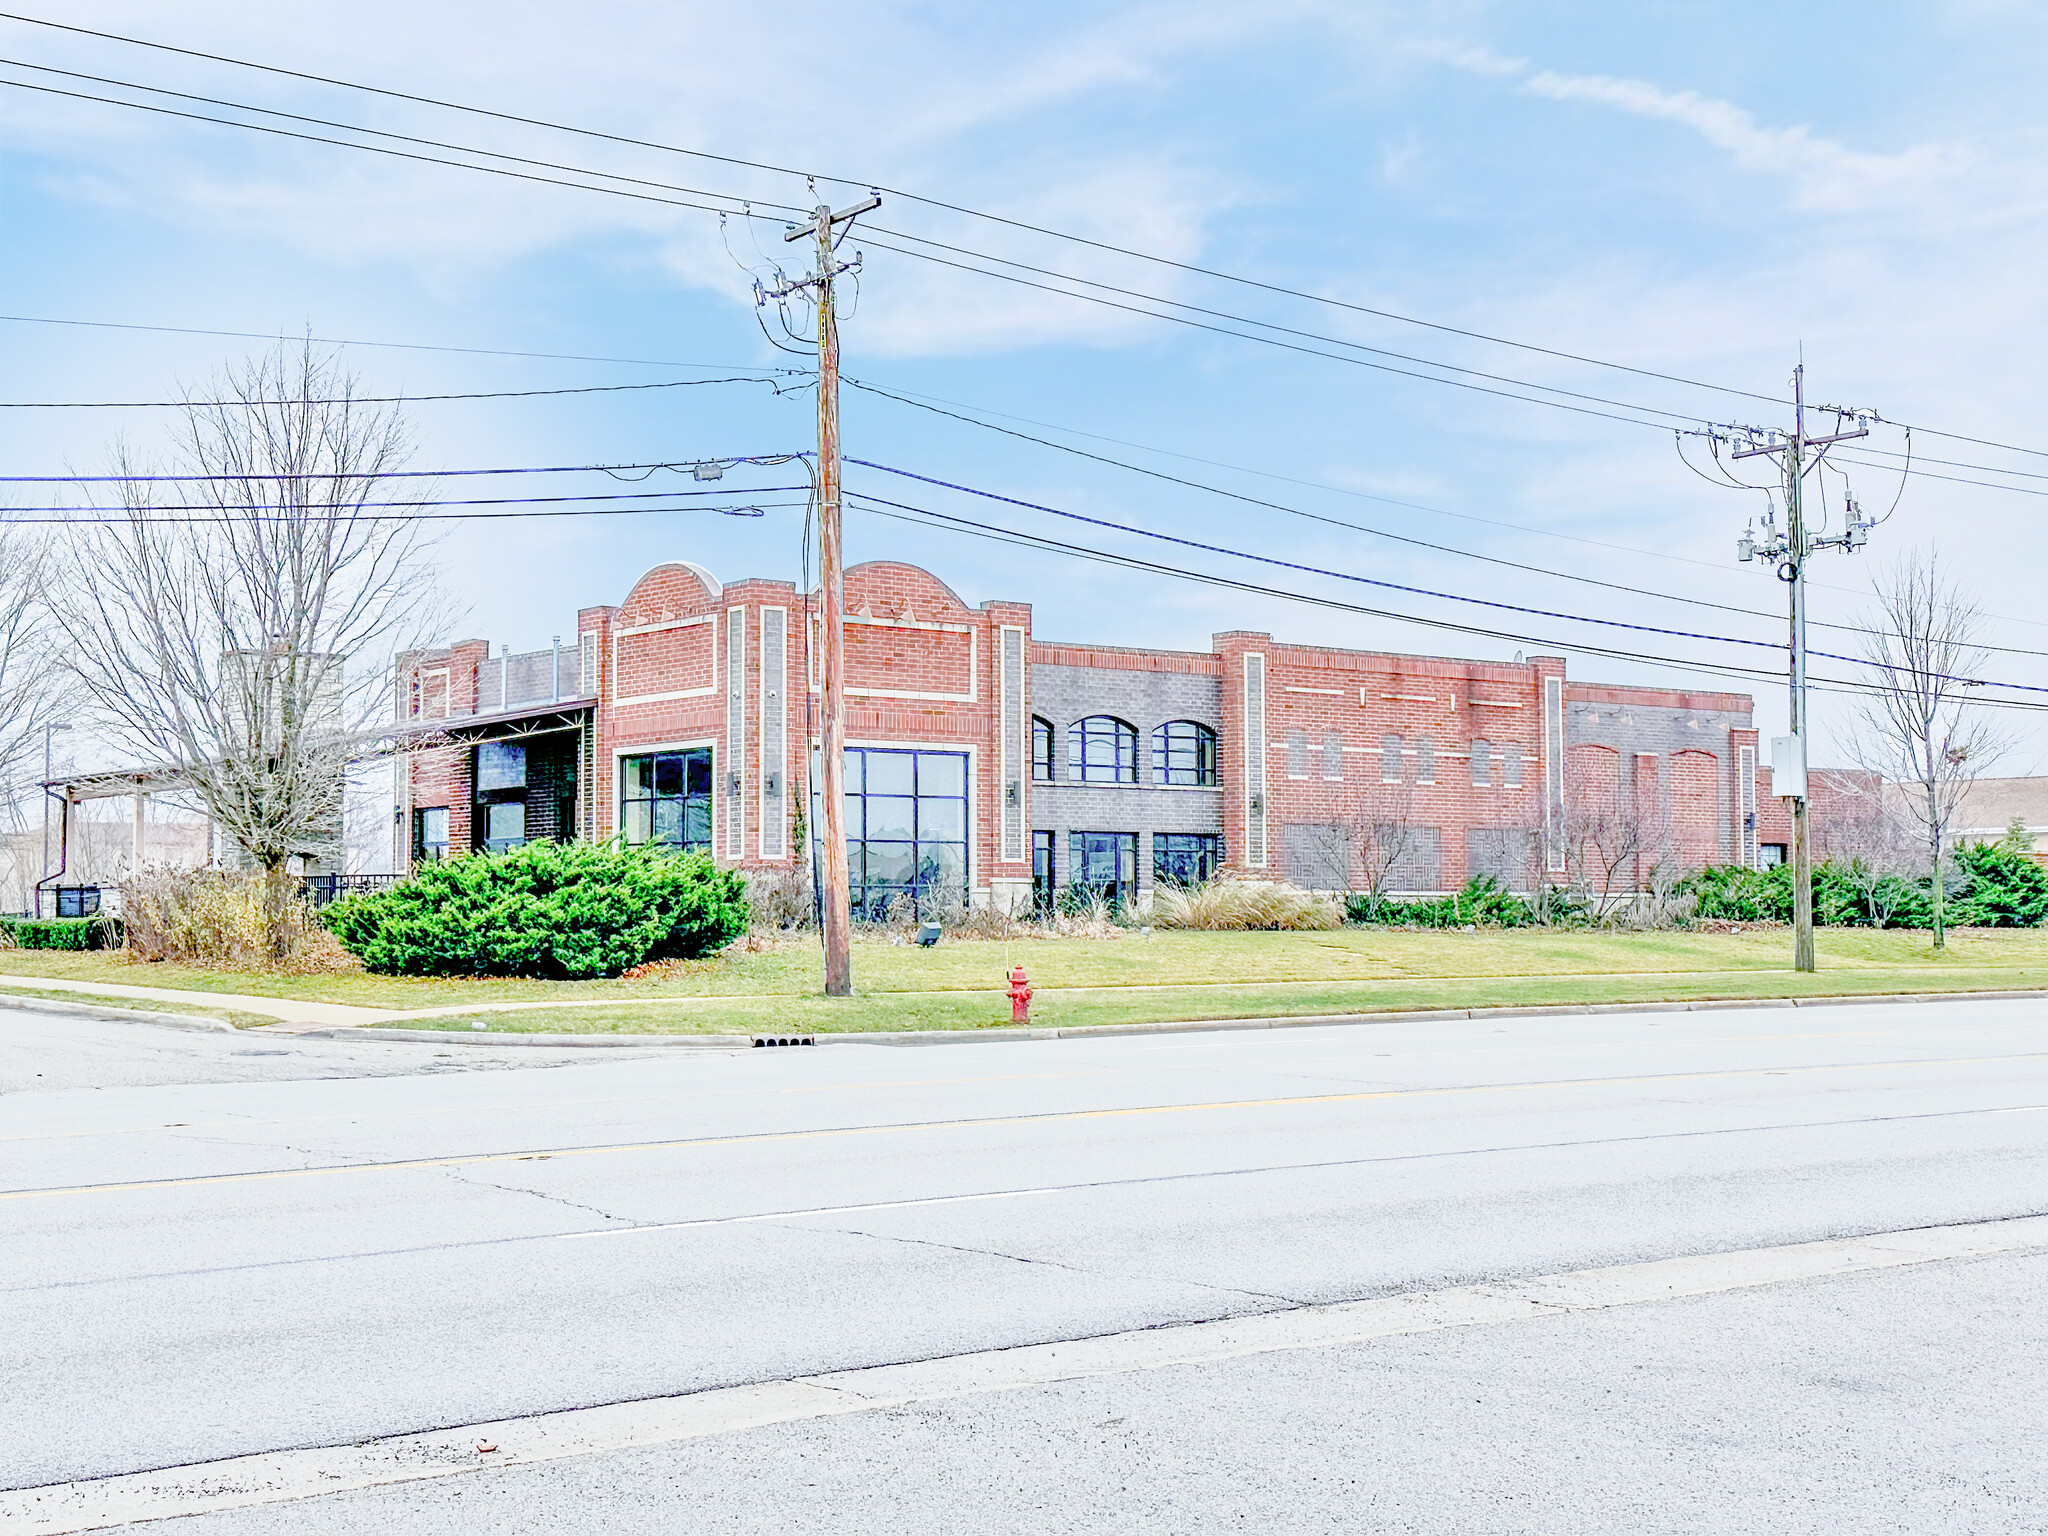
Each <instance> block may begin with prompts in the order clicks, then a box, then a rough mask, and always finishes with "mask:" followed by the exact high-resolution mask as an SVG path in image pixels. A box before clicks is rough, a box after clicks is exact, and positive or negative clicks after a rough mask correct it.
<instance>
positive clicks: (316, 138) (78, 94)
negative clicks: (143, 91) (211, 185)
mask: <svg viewBox="0 0 2048 1536" xmlns="http://www.w3.org/2000/svg"><path fill="white" fill-rule="evenodd" d="M0 85H8V86H12V87H14V89H15V90H17V91H39V92H41V93H42V94H43V95H45V96H64V97H68V98H70V99H71V100H73V101H97V102H101V103H104V104H105V105H107V106H110V107H126V108H128V109H129V110H130V111H133V112H153V113H155V114H157V115H158V116H159V117H180V118H184V119H186V120H187V121H189V122H195V123H213V124H216V125H217V126H219V127H222V128H241V129H244V130H246V131H248V132H250V133H267V134H271V135H273V136H274V137H277V138H281V139H299V140H303V141H304V142H306V143H308V144H331V145H334V146H336V147H337V148H340V149H356V150H361V151H362V152H363V153H364V154H368V155H389V156H391V157H392V158H393V159H396V160H415V161H418V162H420V163H421V164H423V165H447V166H453V167H454V168H455V169H457V170H461V171H479V172H481V173H483V174H484V175H487V176H504V177H508V178H510V179H511V180H513V181H531V182H536V183H538V184H540V185H542V186H549V187H569V188H571V189H573V190H575V191H578V192H602V193H605V194H606V195H608V196H611V197H629V198H633V199H634V200H636V201H638V202H643V203H661V204H663V205H665V206H667V207H671V208H692V209H695V210H696V211H698V212H699V213H723V214H728V215H737V216H738V217H741V218H758V217H760V215H757V214H750V213H748V212H746V211H745V210H744V209H742V208H719V207H715V206H713V205H712V204H710V203H692V202H686V201H684V200H682V199H680V198H673V197H656V196H654V195H653V194H652V193H647V192H629V191H627V190H626V189H625V188H623V187H594V186H592V185H590V183H588V182H584V181H563V180H562V179H561V178H559V177H556V176H536V175H534V174H533V173H532V172H531V171H511V170H506V169H504V168H503V167H502V166H495V165H476V164H474V163H472V162H470V161H467V160H444V159H442V158H441V157H440V156H438V155H419V154H414V153H413V152H412V151H411V150H405V149H390V148H387V147H385V146H384V145H382V144H358V143H355V142H354V141H353V140H350V139H330V138H326V137H324V136H322V135H320V134H317V133H298V132H295V131H294V130H292V129H289V128H272V127H270V126H269V125H268V124H266V123H244V122H239V121H237V120H236V119H234V118H231V117H208V116H207V115H206V114H205V113H204V112H181V111H179V110H178V109H177V108H175V107H153V106H151V105H150V104H149V103H148V102H144V101H123V100H121V99H120V98H119V97H117V96H94V95H91V94H90V93H88V92H84V91H65V90H59V89H58V88H57V87H56V86H53V85H32V84H30V83H29V82H28V81H26V80H0ZM244 110H246V111H251V112H256V111H261V110H262V109H261V108H259V107H249V108H245V109H244ZM356 131H358V132H368V131H370V130H367V129H359V130H356ZM474 153H477V154H486V153H488V151H485V150H477V151H474ZM590 174H593V175H601V174H603V173H602V172H592V173H590ZM709 195H711V196H718V195H719V194H716V193H712V194H709ZM730 201H732V202H735V203H737V202H742V201H744V199H741V198H737V197H736V198H732V199H730Z"/></svg>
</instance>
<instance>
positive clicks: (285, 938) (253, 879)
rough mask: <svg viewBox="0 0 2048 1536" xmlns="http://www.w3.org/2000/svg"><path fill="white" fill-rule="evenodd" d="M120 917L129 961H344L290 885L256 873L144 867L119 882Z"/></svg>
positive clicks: (246, 966) (265, 965)
mask: <svg viewBox="0 0 2048 1536" xmlns="http://www.w3.org/2000/svg"><path fill="white" fill-rule="evenodd" d="M121 914H122V921H123V925H124V928H125V930H126V945H125V947H126V949H127V951H128V957H129V958H130V959H131V960H144V961H158V960H169V961H175V962H179V963H182V964H185V965H204V966H212V967H215V968H217V969H221V970H232V971H259V970H282V971H303V970H315V971H324V970H332V969H334V968H335V964H334V962H335V961H337V960H339V961H340V962H341V964H342V965H347V964H348V960H347V957H346V956H338V955H336V954H335V953H334V941H333V940H332V939H330V938H329V937H328V936H327V935H326V933H324V932H323V931H322V930H321V927H320V923H319V920H318V919H317V918H315V917H314V915H313V908H312V904H311V903H310V902H308V901H307V900H306V898H305V895H304V894H303V893H302V892H301V891H300V890H299V888H298V885H297V884H296V882H291V881H285V880H277V879H265V878H264V876H263V875H262V874H261V873H260V872H249V873H238V872H235V871H231V870H220V869H171V868H165V867H156V866H148V867H145V868H143V869H141V870H139V871H137V872H136V873H135V874H132V875H130V876H129V877H128V878H127V879H126V880H124V881H122V882H121Z"/></svg>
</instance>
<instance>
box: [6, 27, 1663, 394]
mask: <svg viewBox="0 0 2048 1536" xmlns="http://www.w3.org/2000/svg"><path fill="white" fill-rule="evenodd" d="M18 62H19V61H15V60H5V59H0V63H18ZM23 67H26V68H30V69H45V68H48V66H43V65H33V64H31V65H25V66H23ZM50 72H51V73H55V74H63V75H74V74H75V72H74V71H69V70H55V69H52V70H50ZM78 78H84V79H89V80H94V81H102V80H104V79H105V77H102V76H78ZM106 83H109V84H114V85H117V86H120V87H121V88H124V89H129V90H138V91H148V92H152V93H158V94H163V95H168V96H174V97H178V98H180V99H185V100H197V101H203V102H206V103H208V104H211V105H219V106H225V107H228V108H229V109H231V110H235V111H242V112H251V113H259V114H265V115H269V116H275V117H282V118H286V119H288V120H291V121H295V122H310V123H316V124H319V125H321V126H326V127H336V128H340V129H342V130H343V131H345V132H350V133H361V134H366V135H374V136H377V137H382V138H390V139H396V140H399V141H401V142H405V143H412V144H421V145H426V146H429V147H432V148H437V149H450V150H454V151H456V152H458V153H462V154H473V155H480V156H486V157H489V158H494V159H502V160H509V161H512V162H514V163H517V164H523V165H538V166H545V167H547V168H550V169H557V170H565V171H568V172H570V173H572V174H575V175H580V176H591V177H597V178H601V179H603V180H608V181H622V182H627V183H631V184H633V185H637V186H650V187H661V188H664V189H666V190H674V191H680V192H684V193H686V194H688V195H689V196H691V197H719V198H723V199H725V200H726V201H728V202H731V203H736V204H739V205H740V206H739V207H737V208H715V207H711V206H710V205H707V204H704V203H696V202H689V201H686V200H682V199H677V198H666V197H657V196H654V195H652V194H651V193H646V192H634V191H629V190H626V189H625V188H623V187H607V186H594V185H591V184H590V183H589V182H574V181H564V180H561V179H560V178H558V177H552V176H536V175H533V174H532V173H530V172H524V171H512V170H507V169H505V168H503V167H500V166H489V165H476V164H473V163H471V162H469V161H464V160H448V159H444V158H442V157H440V156H436V155H420V154H414V153H412V152H410V151H404V150H396V149H390V148H386V147H384V146H382V145H376V144H359V143H355V142H354V141H352V140H347V139H334V138H328V137H326V136H324V135H321V134H307V133H299V132H295V131H293V130H289V129H283V128H273V127H270V126H268V125H266V124H262V123H248V122H242V121H239V120H237V119H233V118H223V117H212V116H209V115H207V114H205V113H195V112H183V111H179V110H177V109H175V108H170V107H157V106H151V105H149V104H148V103H146V102H136V101H124V100H122V99H120V98H117V97H111V96H96V95H92V94H90V93H87V92H79V91H66V90H60V89H58V88H56V87H54V86H43V85H34V84H31V83H29V82H28V81H24V80H6V79H0V85H10V86H13V87H15V88H16V89H18V90H27V91H41V92H44V93H46V94H50V95H56V96H64V97H69V98H73V99H76V100H81V101H96V102H100V103H103V104H105V105H108V106H119V107H128V108H130V109H132V110H135V111H138V112H151V113H156V114H159V115H162V116H168V117H177V118H184V119H187V120H190V121H194V122H204V123H212V124H215V125H216V126H220V127H227V128H244V129H248V130H250V131H252V132H256V133H267V134H273V135H277V136H280V137H284V138H290V139H300V140H304V141H307V142H310V143H316V144H327V145H331V146H333V147H336V148H341V149H358V150H363V151H365V152H367V153H370V154H381V155H392V156H396V157H398V158H400V159H406V160H416V161H422V162H425V163H427V164H432V165H442V166H449V167H453V168H455V169H457V170H473V171H481V172H485V173H487V174H490V175H494V176H506V177H511V178H513V179H516V180H524V181H533V182H538V183H540V184H543V185H547V186H556V187H569V188H573V189H576V190H580V191H585V192H597V193H603V194H607V195H611V196H617V197H626V198H632V199H635V200H637V201H642V202H655V203H662V204H665V205H667V206H672V207H680V208H691V209H696V210H698V211H701V212H710V213H719V214H721V215H736V216H739V217H743V218H750V219H760V218H761V217H762V215H760V214H757V213H755V212H753V211H752V205H751V200H750V199H745V198H742V197H740V196H738V195H737V194H728V193H718V192H706V191H703V190H702V189H699V188H688V187H676V188H671V187H669V185H668V184H667V183H663V182H654V181H649V180H646V179H645V178H641V177H631V176H622V175H618V174H616V173H613V172H610V171H599V170H591V169H589V168H587V167H583V166H567V165H562V164H560V163H558V162H554V161H540V160H533V159H529V158H527V157H524V156H518V155H504V154H500V153H499V152H498V151H495V150H486V149H476V148H474V147H472V146H468V145H459V144H449V143H447V142H446V141H443V140H438V139H425V138H420V137H417V136H415V135H410V134H401V133H393V132H389V131H387V130H384V129H377V128H362V127H358V126H356V125H354V124H348V123H337V122H334V121H333V120H331V119H327V118H308V117H304V116H301V115H300V114H297V113H290V112H280V111H276V110H274V109H272V108H269V107H257V106H249V105H247V104H245V103H241V102H229V101H223V100H221V99H220V98H216V97H195V96H192V95H190V93H187V92H182V91H173V90H169V89H167V88H164V87H159V86H151V85H140V84H136V83H134V82H130V81H107V82H106ZM762 206H763V207H769V208H787V206H788V205H783V204H774V203H764V204H762ZM792 211H794V210H792ZM890 233H899V232H890ZM899 237H900V238H904V239H909V240H914V241H917V242H918V243H920V244H926V245H932V246H935V247H937V248H939V249H944V250H952V251H956V252H959V253H960V254H963V255H968V256H973V257H975V258H976V259H977V260H981V261H992V262H997V263H999V264H1003V265H1009V266H1017V267H1020V268H1022V269H1023V270H1028V271H1034V272H1041V273H1045V274H1046V275H1048V276H1051V277H1055V278H1057V279H1059V281H1061V282H1067V283H1075V284H1080V285H1082V286H1085V287H1095V288H1103V289H1105V290H1106V291H1108V292H1113V293H1120V294H1126V295H1130V296H1132V297H1136V298H1140V299H1143V300H1144V301H1145V302H1146V303H1149V304H1158V305H1164V306H1168V307H1169V308H1170V309H1186V310H1189V311H1191V312H1192V313H1193V314H1203V315H1211V316H1217V317H1220V318H1223V319H1228V320H1230V321H1232V322H1233V323H1234V324H1236V325H1246V326H1254V327H1258V328H1260V329H1264V330H1272V331H1277V332H1280V333H1282V334H1284V335H1296V336H1305V337H1311V338H1313V339H1317V340H1321V341H1324V342H1326V343H1327V344H1329V345H1334V346H1340V347H1345V348H1349V349H1353V350H1358V351H1366V352H1374V353H1379V354H1381V355H1386V356H1394V357H1403V358H1406V357H1407V354H1405V353H1388V352H1386V351H1385V349H1383V348H1375V347H1368V346H1364V345H1363V344H1361V343H1356V342H1350V341H1345V340H1342V339H1341V338H1332V337H1323V336H1320V335H1318V334H1317V333H1314V332H1306V331H1299V330H1295V329H1293V328H1291V327H1286V326H1276V325H1273V324H1271V323H1270V322H1267V321H1263V320H1258V319H1254V318H1252V317H1249V316H1244V315H1235V314H1230V313H1228V312H1226V311H1221V310H1212V309H1205V308H1203V307H1201V306H1199V305H1191V304H1187V303H1185V302H1184V301H1182V300H1178V299H1172V298H1168V297H1165V296H1163V295H1159V294H1146V293H1140V292H1138V291H1136V290H1133V289H1125V288H1118V287H1116V286H1114V285H1112V284H1104V283H1099V282H1096V281H1095V280H1093V279H1090V278H1083V277H1076V276H1074V275H1072V274H1069V273H1061V272H1050V271H1048V270H1047V269H1045V268H1039V267H1031V266H1029V265H1028V264H1025V263H1020V262H1014V261H1010V260H1009V259H1008V258H1006V257H1001V256H993V255H989V254H987V253H985V252H978V251H967V250H963V249H962V248H961V247H957V246H949V245H944V244H943V243H942V242H938V241H932V240H928V239H926V238H925V237H923V236H919V235H907V234H900V233H899ZM865 243H866V244H869V245H873V246H874V247H875V248H876V249H878V250H886V251H891V252H893V253H895V254H898V255H902V256H908V257H910V258H912V259H913V260H918V261H926V262H931V263H933V264H935V265H938V266H944V267H951V268H954V269H956V270H958V271H963V272H973V273H977V274H979V275H980V276H983V277H990V278H995V279H997V280H998V281H1002V282H1009V283H1015V284H1018V285H1020V286H1022V287H1026V288H1033V289H1037V290H1039V291H1041V292H1046V293H1055V294H1060V295H1063V296H1064V297H1067V298H1070V299H1075V300H1078V301H1080V302H1082V303H1089V304H1097V305H1100V306H1103V307H1105V308H1109V309H1116V310H1121V311H1124V312H1127V313H1131V314H1138V315H1144V316H1146V317H1148V318H1150V319H1155V320H1166V321H1170V322H1172V323H1174V324H1178V325H1184V326H1188V327H1190V328H1192V329H1195V330H1202V331H1209V332H1213V333H1215V334H1218V335H1225V336H1234V337H1236V338H1237V339H1239V340H1241V341H1251V342H1258V343H1262V344H1264V345H1267V346H1272V347H1278V348H1280V349H1282V350H1284V351H1290V352H1298V353H1302V354H1304V355H1306V356H1312V357H1321V358H1326V359H1328V360H1330V361H1333V362H1344V363H1350V364H1352V365H1354V366H1357V367H1363V368H1371V369H1374V370H1376V371H1379V372H1383V373H1391V374H1395V375H1398V376H1400V377H1403V378H1412V379H1419V380H1422V381H1425V382H1428V383H1435V384H1447V385H1452V386H1454V387H1457V388H1462V389H1469V390H1473V391H1476V392H1477V393H1480V394H1487V395H1495V396H1498V397H1500V398H1503V399H1509V400H1520V401H1522V402H1524V403H1526V404H1531V405H1548V406H1551V407H1552V408H1554V409H1557V410H1566V411H1572V412H1574V413H1576V414H1579V415H1584V416H1594V417H1599V418H1602V419H1605V420H1611V421H1622V422H1627V423H1629V424H1631V425H1635V426H1655V425H1657V423H1653V422H1646V421H1643V420H1641V419H1640V418H1638V417H1632V416H1622V415H1617V414H1615V413H1614V412H1611V411H1601V410H1593V409H1590V408H1589V407H1586V406H1574V405H1568V404H1566V403H1565V402H1564V401H1563V400H1547V399H1541V398H1538V397H1536V396H1531V395H1522V394H1516V393H1514V392H1513V391H1512V390H1505V389H1494V388H1489V387H1487V386H1485V385H1481V384H1473V383H1468V382H1466V381H1465V380H1463V379H1453V378H1443V377H1440V376H1439V375H1437V374H1431V373H1421V372H1417V371H1415V370H1413V369H1407V368H1396V367H1394V366H1392V365H1391V364H1387V363H1375V362H1372V361H1370V360H1369V359H1367V358H1363V357H1355V356H1348V355H1345V354H1341V353H1333V352H1325V351H1323V350H1321V349H1319V348H1316V347H1308V346H1302V345H1299V344H1297V343H1293V342H1288V341H1283V340H1281V339H1280V338H1279V336H1261V335H1253V334H1249V333H1247V332H1245V331H1241V330H1233V329H1231V327H1230V326H1224V325H1212V324H1208V323H1206V322H1204V321H1201V320H1196V319H1192V318H1190V317H1189V315H1183V314H1175V313H1163V312H1161V311H1160V310H1156V309H1146V308H1142V307H1140V306H1138V305H1135V304H1127V303H1123V302H1120V301H1118V300H1115V299H1110V298H1105V297H1103V296H1102V295H1100V294H1093V293H1078V292H1075V291H1074V290H1073V289H1071V288H1061V287H1056V286H1054V285H1052V284H1050V283H1040V282H1035V281H1033V280H1031V279H1029V278H1025V277H1019V276H1017V275H1016V274H1015V273H1011V272H999V271H994V270H991V269H990V268H988V267H981V266H974V265H971V264H969V263H967V262H962V261H953V260H949V259H947V258H946V257H942V256H937V255H934V254H932V253H931V252H930V251H917V250H909V249H906V248H905V247H902V246H896V245H890V244H888V243H887V242H884V241H874V240H867V241H866V242H865ZM1409 360H1411V361H1415V362H1418V363H1420V364H1422V365H1423V366H1425V367H1430V368H1437V369H1442V370H1444V371H1446V372H1453V373H1466V374H1471V375H1472V376H1473V377H1477V378H1487V379H1496V380H1500V381H1502V382H1506V383H1511V384H1514V385H1515V386H1517V388H1521V389H1533V390H1540V391H1544V392H1547V393H1553V394H1561V395H1565V396H1570V397H1572V398H1577V399H1583V400H1593V401H1600V402H1601V403H1605V404H1612V405H1617V406H1619V407H1620V408H1621V409H1623V410H1634V411H1641V412H1644V413H1647V414H1649V415H1654V416H1662V417H1665V418H1667V419H1668V420H1676V421H1693V420H1696V419H1697V418H1696V417H1692V416H1686V415H1682V414H1679V413H1676V412H1670V411H1665V410H1662V409H1660V408H1658V407H1655V406H1644V405H1636V404H1633V403H1630V402H1621V401H1608V400H1606V399H1605V397H1602V396H1595V395H1585V394H1581V393H1579V392H1577V391H1573V390H1563V389H1559V388H1557V387H1555V386H1552V385H1547V384H1539V383H1535V382H1532V381H1530V380H1525V379H1512V378H1507V377H1506V376H1504V375H1497V374H1489V373H1481V372H1479V371H1477V370H1473V369H1465V368H1460V367H1458V366H1457V365H1455V364H1451V363H1440V362H1436V361H1434V360H1432V359H1409Z"/></svg>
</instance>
